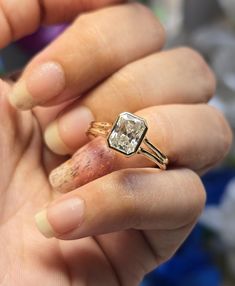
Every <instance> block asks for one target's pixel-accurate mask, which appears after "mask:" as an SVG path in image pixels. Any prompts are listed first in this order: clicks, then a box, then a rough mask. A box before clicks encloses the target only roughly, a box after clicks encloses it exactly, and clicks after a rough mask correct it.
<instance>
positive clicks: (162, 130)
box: [50, 104, 232, 192]
mask: <svg viewBox="0 0 235 286" xmlns="http://www.w3.org/2000/svg"><path fill="white" fill-rule="evenodd" d="M137 114H138V115H139V116H141V117H142V118H145V119H146V121H147V123H148V127H149V128H148V133H147V137H148V138H149V140H150V141H151V142H152V143H153V144H154V145H155V146H157V147H158V148H159V149H160V150H161V151H162V152H163V153H164V154H166V155H167V156H168V158H169V162H170V166H177V167H178V166H186V167H188V168H190V169H193V170H195V171H197V172H201V171H202V170H204V169H208V168H209V167H213V166H214V165H216V164H217V163H218V162H220V161H221V160H222V159H223V158H224V156H225V155H226V153H227V152H228V150H229V148H230V146H231V141H232V133H231V129H230V127H229V125H228V123H227V121H226V120H225V119H224V117H223V116H222V114H220V112H219V111H217V110H216V109H215V108H213V107H211V106H208V105H206V104H198V105H165V106H155V107H150V108H147V109H144V110H141V111H139V112H138V113H137ZM143 166H154V164H153V163H152V162H151V161H149V160H147V159H146V158H145V157H143V156H140V155H137V154H136V155H134V156H133V157H129V158H126V157H125V156H123V155H122V154H120V153H118V152H115V151H113V150H112V149H110V148H109V147H108V146H107V143H106V139H103V138H97V139H95V140H93V141H92V142H90V143H89V144H87V145H85V146H84V147H83V148H81V149H80V150H78V151H77V152H76V153H75V154H74V155H73V156H72V158H71V159H70V160H69V161H67V162H65V163H64V164H63V165H61V166H59V167H58V168H56V169H55V170H54V171H52V173H51V175H50V181H51V184H52V186H53V187H54V188H55V189H57V190H59V191H61V192H66V191H70V190H72V189H74V188H76V187H78V186H81V185H83V184H86V183H87V182H89V181H91V180H94V179H95V178H98V177H101V176H103V175H105V174H107V173H110V172H112V171H114V170H118V169H123V168H129V167H143Z"/></svg>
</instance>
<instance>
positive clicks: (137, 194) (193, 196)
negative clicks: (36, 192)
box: [36, 169, 205, 239]
mask: <svg viewBox="0 0 235 286" xmlns="http://www.w3.org/2000/svg"><path fill="white" fill-rule="evenodd" d="M146 188H147V192H146ZM204 202H205V192H204V188H203V186H202V183H201V181H200V179H199V178H198V176H196V175H195V174H194V173H193V172H192V171H189V170H172V171H169V172H159V171H158V170H156V169H139V170H138V169H127V170H122V171H118V172H115V173H113V174H110V175H107V176H106V177H103V178H100V179H98V180H96V181H93V182H91V183H89V184H87V185H85V186H83V187H82V188H80V189H77V190H75V191H73V192H71V193H69V194H66V195H64V196H61V197H60V198H59V199H58V200H56V201H54V202H53V203H52V204H51V205H50V206H49V207H48V208H47V209H46V210H44V211H42V212H40V213H39V215H37V216H36V222H37V225H38V228H39V230H41V232H42V233H43V234H45V236H47V237H50V236H55V237H58V238H60V239H76V238H82V237H86V236H93V235H97V234H104V233H110V232H115V231H120V230H125V229H133V228H134V229H140V230H142V229H144V230H153V229H161V230H169V229H172V230H174V229H179V228H181V227H183V226H186V225H188V224H189V223H192V222H194V221H195V219H196V218H197V217H198V216H199V214H200V212H201V210H202V208H203V206H204Z"/></svg>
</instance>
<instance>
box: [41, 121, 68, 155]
mask: <svg viewBox="0 0 235 286" xmlns="http://www.w3.org/2000/svg"><path fill="white" fill-rule="evenodd" d="M44 141H45V143H46V145H47V146H48V148H49V149H50V150H52V151H53V152H54V153H56V154H58V155H66V154H69V152H70V150H69V147H68V146H66V145H65V143H64V141H63V140H62V139H61V136H60V133H59V129H58V122H57V120H56V121H54V122H52V123H51V124H50V125H49V126H48V127H47V129H46V131H45V133H44Z"/></svg>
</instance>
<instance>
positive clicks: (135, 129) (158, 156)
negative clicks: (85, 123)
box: [87, 112, 169, 170]
mask: <svg viewBox="0 0 235 286" xmlns="http://www.w3.org/2000/svg"><path fill="white" fill-rule="evenodd" d="M147 131H148V125H147V122H146V121H145V119H143V118H141V117H139V116H136V115H134V114H131V113H129V112H123V113H121V114H120V115H119V116H118V118H117V119H116V121H115V122H114V124H111V123H108V122H96V121H93V122H91V125H90V127H89V129H88V131H87V134H88V135H92V136H95V137H97V136H103V137H105V138H107V144H108V146H109V147H110V148H111V149H113V150H115V151H117V152H119V153H122V154H123V155H125V156H126V157H130V156H133V155H135V154H141V155H144V156H145V157H147V158H148V159H150V160H151V161H153V162H154V163H155V164H156V165H157V166H158V167H159V168H160V169H162V170H166V168H167V165H168V164H169V160H168V158H167V156H166V155H164V154H163V153H162V152H161V151H160V150H159V149H158V148H157V147H155V146H154V145H153V144H152V143H151V142H150V141H149V140H148V139H147V138H146V134H147ZM143 144H144V145H145V148H144V147H143ZM146 147H147V148H148V149H146Z"/></svg>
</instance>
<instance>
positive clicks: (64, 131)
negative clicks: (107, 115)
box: [44, 106, 94, 155]
mask: <svg viewBox="0 0 235 286" xmlns="http://www.w3.org/2000/svg"><path fill="white" fill-rule="evenodd" d="M93 120H94V116H93V114H92V112H91V111H90V109H89V108H87V107H85V106H79V107H77V108H74V109H73V110H70V111H68V112H67V113H66V114H64V115H62V116H61V117H60V118H59V119H58V120H56V121H54V122H52V123H51V124H50V125H49V126H48V128H47V129H46V131H45V134H44V139H45V142H46V144H47V146H48V147H49V148H50V149H51V150H52V151H53V152H55V153H57V154H60V155H66V154H68V153H71V152H72V151H74V150H76V149H78V148H79V147H80V146H82V145H84V144H85V143H86V142H87V136H86V131H87V129H88V127H89V124H90V123H91V121H93Z"/></svg>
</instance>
